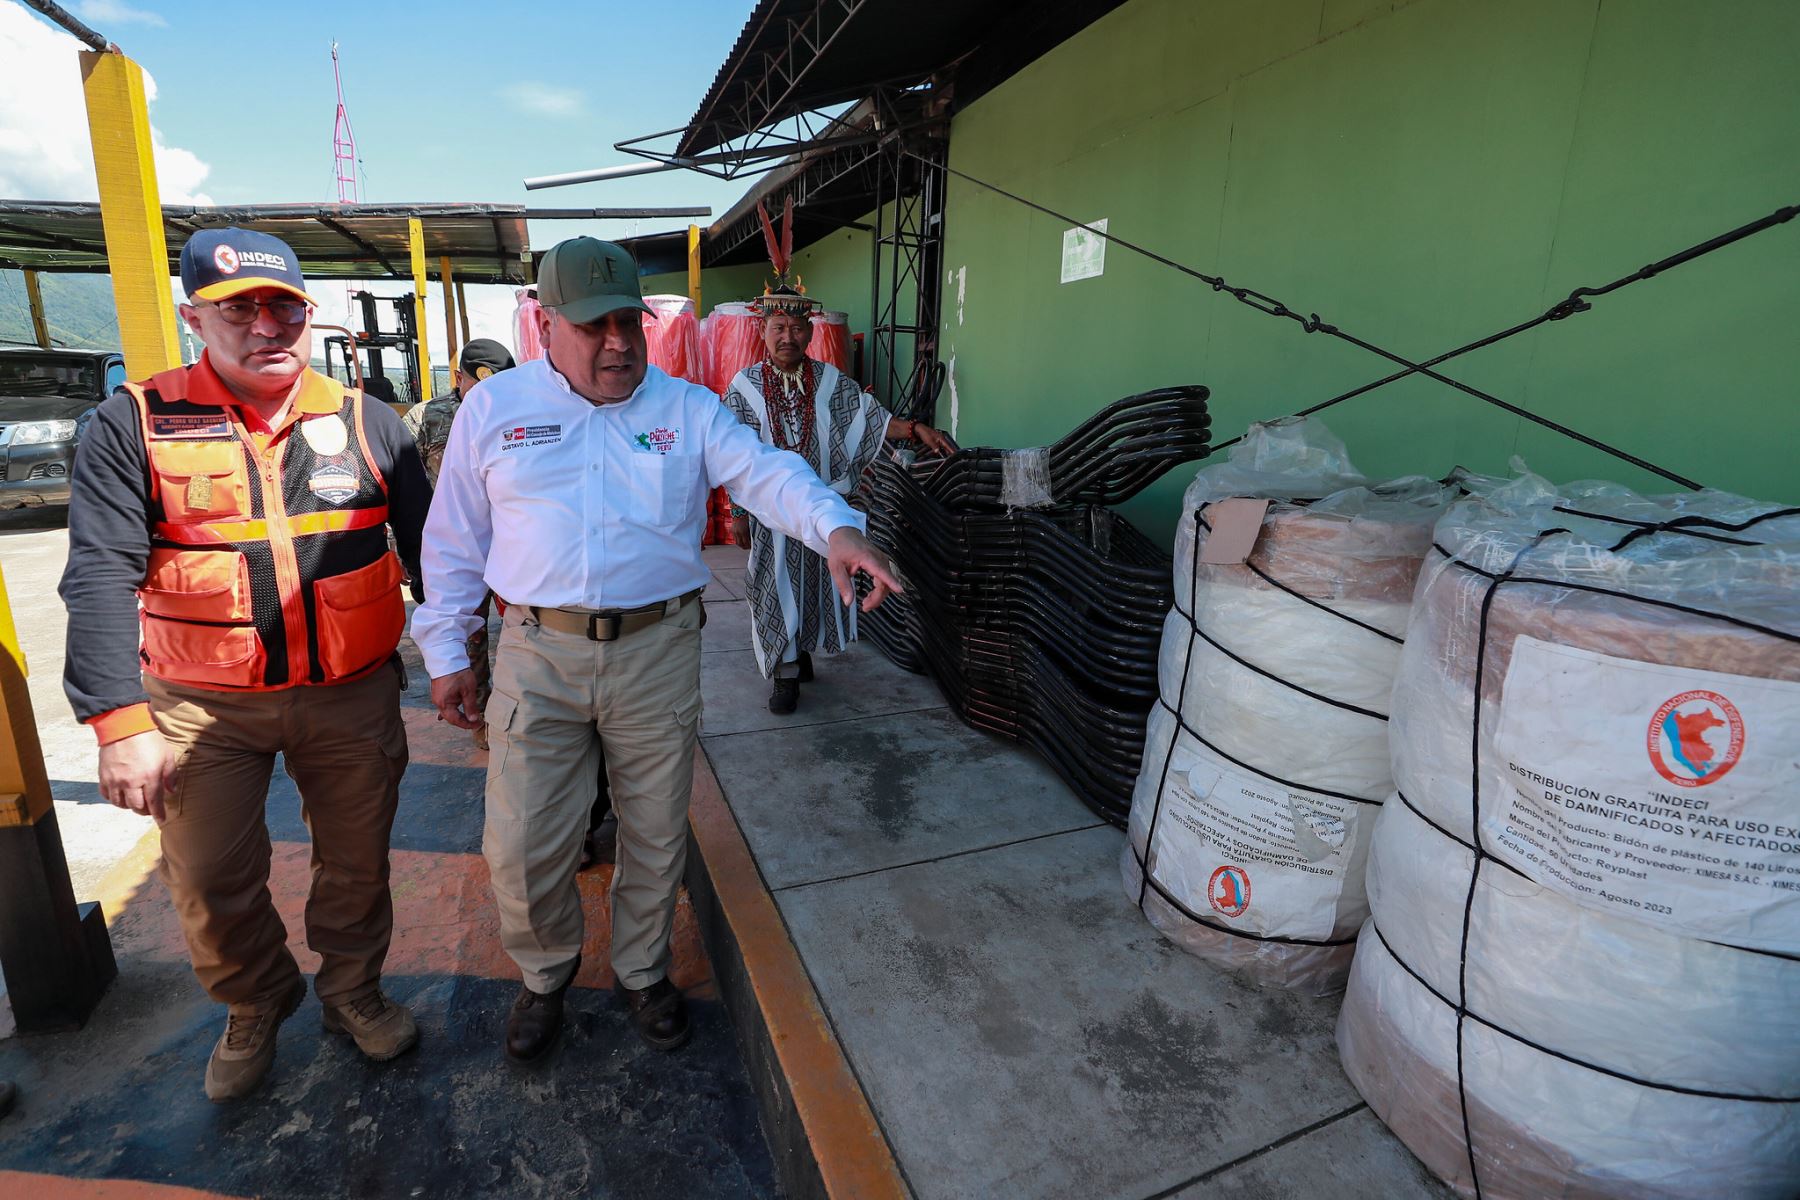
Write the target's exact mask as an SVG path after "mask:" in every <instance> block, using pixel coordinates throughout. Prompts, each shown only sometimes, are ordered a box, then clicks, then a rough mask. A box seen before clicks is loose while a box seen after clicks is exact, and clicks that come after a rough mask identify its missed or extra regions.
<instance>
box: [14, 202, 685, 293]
mask: <svg viewBox="0 0 1800 1200" xmlns="http://www.w3.org/2000/svg"><path fill="white" fill-rule="evenodd" d="M709 213H710V210H709V209H704V208H702V209H676V208H634V209H621V208H525V207H523V206H521V205H515V204H342V205H340V204H257V205H238V206H226V207H210V208H201V207H193V206H184V205H164V206H163V229H164V232H165V234H166V236H167V240H168V249H169V273H170V274H171V275H174V274H178V273H179V264H180V255H181V247H182V245H183V244H184V243H185V242H186V241H187V239H188V238H189V237H191V236H192V235H193V234H194V233H196V232H198V231H199V230H201V229H212V228H219V227H221V226H225V225H237V226H241V227H243V228H246V229H255V230H259V231H261V232H263V233H270V234H273V235H275V236H276V237H278V238H280V239H282V240H283V241H285V242H286V243H287V244H288V245H290V246H292V247H293V248H294V252H295V253H296V254H298V255H299V256H300V268H301V271H302V273H304V274H305V275H306V276H307V277H309V278H314V279H384V278H390V277H393V278H410V277H411V275H412V258H411V255H412V249H411V242H410V240H409V235H408V232H407V221H408V219H409V218H412V217H417V218H419V220H420V223H421V225H422V226H423V231H424V235H425V257H426V267H427V272H428V273H429V274H432V275H436V274H437V271H438V260H439V259H440V258H445V257H447V258H449V259H450V264H451V270H452V272H453V273H454V274H455V276H456V278H458V279H460V280H462V281H464V282H466V283H514V284H517V283H525V282H527V281H528V280H527V276H526V270H525V262H526V261H527V260H528V258H529V257H530V255H531V253H532V251H531V244H530V240H529V238H528V236H527V232H526V225H525V223H526V222H527V221H549V220H606V219H616V218H658V217H688V216H706V215H709ZM0 266H4V267H9V268H13V269H21V268H29V269H33V270H40V271H86V272H99V271H105V270H107V259H106V234H105V229H104V228H103V226H102V224H101V220H100V206H99V205H98V204H89V203H83V202H73V201H48V200H0Z"/></svg>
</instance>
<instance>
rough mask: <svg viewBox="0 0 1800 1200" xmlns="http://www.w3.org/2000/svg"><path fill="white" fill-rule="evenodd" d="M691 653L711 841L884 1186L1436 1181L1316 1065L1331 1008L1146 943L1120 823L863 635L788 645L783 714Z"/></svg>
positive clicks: (1242, 1187)
mask: <svg viewBox="0 0 1800 1200" xmlns="http://www.w3.org/2000/svg"><path fill="white" fill-rule="evenodd" d="M713 553H714V555H715V561H716V562H718V563H720V564H721V565H723V563H724V562H726V561H728V559H727V558H726V552H722V551H720V552H713ZM711 612H712V614H713V615H712V620H711V623H709V625H708V626H707V630H706V635H705V636H706V638H707V639H708V646H709V648H710V647H712V646H723V645H728V644H733V645H734V644H736V642H737V640H739V639H740V638H741V637H742V632H741V630H739V629H738V628H737V627H736V626H734V624H733V622H735V621H738V620H742V619H746V617H747V614H745V613H744V611H743V606H742V605H721V606H719V607H716V608H712V609H711ZM706 661H707V666H706V683H707V712H706V715H705V718H704V719H703V723H702V747H703V750H704V752H705V755H706V758H707V764H708V766H709V767H710V770H711V773H712V774H713V775H714V776H715V777H716V781H717V787H718V790H719V792H720V794H721V797H722V800H721V803H722V805H723V806H724V807H725V808H726V809H728V813H729V820H728V821H727V824H729V825H730V826H731V828H730V831H729V832H730V833H731V834H732V835H733V836H739V835H741V837H742V839H743V842H744V844H745V846H746V847H747V850H746V853H747V855H748V856H750V857H751V858H752V859H753V861H754V865H755V869H756V871H757V873H758V875H759V877H760V879H761V881H762V883H763V885H764V886H765V887H766V889H767V891H768V896H769V903H770V905H771V907H772V908H773V909H774V910H776V911H777V912H778V913H779V920H780V924H781V926H782V928H783V929H785V932H786V935H787V937H788V938H790V939H791V947H792V951H793V953H794V955H795V957H796V959H797V960H798V962H800V963H802V964H804V967H803V969H804V972H805V975H806V977H807V979H806V982H807V983H808V984H810V988H809V989H808V990H809V991H810V994H811V997H812V999H811V1000H807V1001H804V1003H816V1005H817V1007H818V1009H819V1011H820V1013H821V1014H822V1016H823V1019H824V1020H825V1021H827V1022H828V1023H829V1026H830V1030H831V1031H832V1033H833V1034H835V1037H836V1040H837V1042H838V1044H839V1046H841V1050H842V1054H843V1056H844V1058H845V1060H846V1063H847V1067H848V1069H849V1071H850V1072H851V1073H852V1074H853V1076H854V1078H855V1080H856V1081H857V1083H858V1085H859V1086H860V1089H861V1091H862V1092H863V1094H864V1096H865V1097H866V1103H867V1105H868V1107H869V1109H870V1111H871V1112H872V1114H873V1119H874V1120H875V1122H876V1123H877V1125H878V1128H879V1130H880V1132H881V1134H882V1136H883V1137H884V1139H885V1141H886V1142H887V1144H888V1147H889V1149H890V1150H891V1153H892V1155H893V1159H894V1162H895V1164H896V1169H897V1172H898V1174H899V1176H900V1177H901V1184H900V1186H902V1187H904V1188H905V1189H906V1190H907V1191H910V1193H911V1194H913V1195H915V1196H918V1197H921V1198H929V1200H937V1198H940V1197H942V1198H949V1197H982V1198H986V1197H999V1196H1006V1197H1058V1198H1062V1197H1067V1198H1069V1200H1076V1198H1081V1200H1091V1198H1093V1197H1120V1198H1128V1200H1152V1198H1161V1197H1172V1196H1183V1197H1189V1196H1191V1197H1196V1198H1197V1197H1199V1196H1202V1195H1225V1196H1242V1197H1287V1196H1296V1197H1298V1196H1314V1195H1325V1194H1329V1195H1331V1196H1332V1197H1333V1200H1360V1198H1364V1197H1366V1198H1368V1200H1414V1198H1418V1200H1424V1198H1427V1197H1442V1196H1446V1195H1448V1194H1449V1193H1448V1192H1447V1190H1445V1189H1443V1188H1442V1187H1441V1186H1440V1185H1439V1184H1437V1183H1436V1182H1435V1181H1433V1180H1431V1179H1430V1178H1429V1177H1428V1176H1427V1175H1426V1173H1425V1172H1424V1170H1423V1168H1422V1167H1420V1166H1419V1164H1418V1163H1417V1161H1416V1160H1415V1159H1414V1158H1413V1157H1412V1155H1411V1154H1410V1153H1409V1152H1408V1151H1407V1150H1406V1149H1405V1148H1404V1147H1403V1146H1401V1145H1400V1143H1399V1142H1398V1141H1397V1140H1396V1139H1394V1138H1393V1136H1392V1135H1391V1134H1389V1133H1388V1132H1387V1130H1386V1129H1385V1128H1384V1127H1383V1126H1382V1125H1381V1123H1380V1122H1379V1121H1377V1120H1376V1119H1375V1118H1374V1117H1373V1116H1372V1114H1370V1113H1369V1111H1368V1109H1367V1107H1366V1106H1365V1105H1364V1104H1363V1103H1362V1101H1361V1100H1360V1098H1359V1097H1358V1096H1357V1094H1356V1092H1355V1091H1354V1089H1353V1088H1352V1087H1351V1086H1350V1084H1349V1081H1348V1080H1347V1079H1345V1077H1344V1075H1343V1072H1342V1071H1341V1070H1340V1069H1339V1067H1338V1063H1337V1053H1336V1048H1335V1044H1334V1040H1333V1026H1334V1023H1335V1019H1336V1005H1335V1003H1329V1002H1319V1001H1314V1000H1310V999H1307V998H1304V997H1300V996H1296V995H1293V994H1290V993H1286V992H1281V991H1272V990H1262V989H1259V988H1256V987H1253V986H1251V985H1249V984H1246V983H1244V982H1242V981H1240V980H1239V979H1237V978H1236V977H1234V976H1232V975H1229V974H1227V973H1225V972H1222V971H1219V970H1217V969H1216V968H1214V967H1212V966H1210V965H1208V964H1205V963H1202V962H1200V961H1199V960H1196V959H1194V958H1192V957H1189V956H1188V955H1186V954H1184V953H1182V952H1181V951H1179V950H1177V949H1176V948H1175V947H1174V946H1172V945H1171V944H1170V943H1168V942H1167V941H1165V940H1164V939H1163V938H1162V937H1161V936H1160V935H1158V934H1157V933H1156V931H1155V930H1154V929H1152V928H1151V927H1150V925H1149V924H1148V923H1147V922H1146V921H1144V919H1143V918H1142V916H1141V915H1140V914H1139V913H1138V912H1137V910H1136V909H1135V908H1134V907H1133V906H1132V905H1131V904H1130V902H1129V901H1128V900H1127V899H1126V897H1125V894H1124V888H1123V884H1122V883H1121V882H1120V877H1119V867H1118V858H1119V853H1120V850H1121V847H1122V844H1123V840H1122V834H1121V833H1120V832H1119V831H1117V830H1115V829H1113V828H1111V827H1110V826H1107V825H1105V824H1104V823H1102V822H1100V821H1099V820H1098V819H1097V818H1095V817H1094V816H1093V815H1092V814H1091V813H1090V812H1089V811H1088V810H1087V809H1086V808H1085V807H1084V806H1083V805H1082V804H1080V803H1079V801H1077V800H1076V799H1075V797H1074V796H1073V795H1072V794H1071V793H1070V792H1069V791H1068V790H1067V788H1066V787H1064V786H1063V785H1062V783H1061V782H1060V781H1059V780H1058V779H1057V778H1056V777H1055V776H1054V775H1053V774H1052V773H1051V772H1050V771H1049V769H1048V768H1047V767H1045V766H1044V765H1043V764H1042V763H1041V762H1040V761H1039V760H1038V759H1037V758H1036V757H1035V756H1033V755H1032V754H1030V753H1029V752H1028V751H1025V750H1024V749H1022V748H1020V747H1018V746H1015V745H1013V744H1011V743H1008V742H1005V741H1002V740H999V739H995V738H992V737H989V736H988V735H985V734H982V733H978V732H976V731H973V730H970V729H968V728H967V727H965V726H963V725H962V724H961V723H960V722H958V721H957V720H955V718H954V717H952V716H951V715H950V714H949V713H948V711H946V709H945V708H944V706H943V704H942V701H941V698H939V697H937V696H936V692H935V689H934V688H933V687H932V685H930V684H929V683H928V682H926V681H925V680H922V679H920V678H918V677H915V676H911V675H908V674H906V673H905V672H902V671H900V670H899V669H898V668H895V667H894V666H892V664H890V663H888V662H887V660H886V659H884V658H883V657H882V656H881V655H880V653H879V652H878V651H876V650H875V649H874V648H873V647H872V646H868V645H866V644H865V645H859V646H856V647H853V648H852V649H851V650H850V651H849V652H848V653H846V654H844V655H841V656H838V657H834V658H831V659H819V660H816V663H817V668H818V674H819V682H818V683H816V684H813V685H804V686H803V687H802V689H801V703H800V708H799V711H798V712H796V713H795V714H794V715H792V716H789V717H775V716H772V715H770V714H768V712H767V709H766V706H764V707H763V709H762V711H761V712H760V713H758V712H757V711H756V708H757V704H758V702H759V701H760V700H761V699H762V698H763V697H765V696H766V685H764V684H763V683H762V681H761V679H760V677H756V676H755V675H754V673H753V672H754V668H753V666H752V668H751V673H750V674H748V675H747V674H746V672H745V671H744V669H743V666H742V665H741V663H739V662H737V661H736V660H735V659H734V657H733V652H731V651H727V650H723V649H720V650H718V651H716V652H715V653H712V654H709V655H708V657H707V660H706ZM753 688H754V689H755V690H754V691H753V690H752V689H753ZM704 791H705V788H704V787H702V788H701V789H700V792H701V793H704ZM698 794H699V793H697V796H698ZM696 803H697V811H696V825H697V827H698V826H699V823H700V821H701V815H700V811H699V808H700V802H699V800H698V799H697V802H696ZM707 840H708V839H707V836H706V835H705V833H704V831H703V836H702V842H703V843H704V842H706V841H707ZM716 857H718V855H717V854H716V853H709V854H708V855H707V856H706V860H707V861H708V862H711V861H712V860H713V859H714V858H716ZM712 944H713V943H712V941H710V940H709V945H712ZM719 958H720V955H719V953H718V952H717V950H716V949H715V952H714V959H715V961H718V960H719ZM726 990H727V992H728V995H727V996H726V1000H727V1003H728V1004H732V1006H733V1011H734V1013H736V1012H737V1011H738V1006H737V1005H736V1004H735V1003H734V1001H733V996H732V995H731V994H729V993H730V992H731V991H732V990H733V989H732V988H731V987H727V989H726ZM777 1008H778V1005H774V1004H771V1003H767V1002H765V1003H764V1004H763V1005H762V1013H761V1015H762V1017H763V1019H765V1020H767V1019H773V1020H776V1021H781V1020H791V1019H792V1014H785V1013H782V1012H780V1011H777ZM739 1034H740V1038H744V1037H745V1036H746V1035H745V1026H744V1024H743V1023H742V1022H740V1025H739ZM831 1153H832V1152H829V1151H828V1152H826V1153H824V1154H821V1155H820V1160H821V1165H822V1166H829V1165H830V1164H829V1162H828V1160H829V1158H830V1156H831Z"/></svg>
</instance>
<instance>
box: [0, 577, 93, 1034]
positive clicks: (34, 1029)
mask: <svg viewBox="0 0 1800 1200" xmlns="http://www.w3.org/2000/svg"><path fill="white" fill-rule="evenodd" d="M0 973H3V974H4V975H5V977H6V987H7V993H8V994H7V1000H8V1002H9V1003H10V1005H11V1007H12V1011H13V1019H14V1021H15V1023H16V1024H17V1026H18V1028H19V1030H20V1031H21V1032H23V1033H50V1032H55V1031H59V1030H69V1029H79V1028H80V1027H81V1025H82V1023H83V1022H85V1021H86V1020H87V1018H88V1014H90V1013H91V1012H93V1009H94V1005H95V1004H97V1003H99V1000H100V995H101V993H102V992H104V991H105V990H106V985H107V984H108V983H110V982H112V980H113V978H114V977H115V976H116V975H117V974H118V968H117V966H116V965H115V964H114V962H113V954H112V944H111V941H110V940H109V939H108V938H107V935H106V918H105V915H104V914H103V913H102V912H101V911H100V906H99V905H97V904H91V903H90V904H77V903H76V901H75V890H74V887H73V886H72V885H71V883H70V881H69V863H68V858H67V857H66V856H65V855H64V853H63V844H62V832H61V830H60V829H59V828H58V827H57V823H56V806H55V805H53V804H52V803H51V802H50V779H49V774H48V772H47V771H46V770H45V768H44V752H43V748H42V746H41V745H40V744H39V742H38V731H37V722H36V721H35V720H33V719H32V713H31V692H30V690H29V689H28V688H27V687H26V684H25V655H24V652H23V651H22V650H21V649H20V647H19V635H18V632H17V630H15V629H14V628H13V620H12V608H11V606H10V605H9V604H8V603H7V599H6V580H5V579H4V578H0Z"/></svg>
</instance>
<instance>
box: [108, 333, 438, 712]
mask: <svg viewBox="0 0 1800 1200" xmlns="http://www.w3.org/2000/svg"><path fill="white" fill-rule="evenodd" d="M199 369H202V368H187V367H184V368H180V369H178V370H174V371H165V372H163V373H162V374H160V375H156V376H153V377H152V378H151V379H150V380H149V381H148V383H146V384H126V385H125V387H126V390H127V391H128V392H130V394H131V396H132V398H133V399H134V400H135V401H136V402H137V410H138V420H139V424H140V427H141V429H142V431H143V437H144V446H145V449H146V452H147V456H148V459H149V464H148V465H149V488H150V561H149V564H148V567H147V569H146V570H145V572H144V581H143V584H142V585H141V586H140V587H139V589H138V599H139V601H140V602H141V604H142V606H143V612H142V614H141V620H142V622H143V649H142V652H141V653H142V658H143V662H144V669H145V670H146V671H147V672H149V673H150V674H152V675H154V676H156V677H158V678H160V679H167V680H172V681H176V682H180V683H190V684H199V685H201V686H204V687H212V688H242V689H251V690H260V691H269V690H274V689H277V688H286V687H293V686H296V685H299V684H329V683H342V682H344V681H346V680H350V679H355V678H357V677H358V676H361V675H366V674H369V673H370V672H372V671H374V670H375V669H376V668H377V667H379V666H381V665H382V664H383V663H384V662H386V661H387V660H388V658H390V657H391V656H392V655H393V653H394V649H395V647H396V646H397V645H399V642H400V634H401V631H402V630H403V628H404V627H405V624H406V605H405V601H404V600H403V599H402V597H401V594H400V581H401V575H402V572H401V570H400V564H399V561H398V560H397V559H396V558H395V557H394V554H393V552H392V551H391V550H389V549H388V541H387V531H386V529H385V525H386V523H387V515H388V505H387V481H386V480H385V479H383V478H382V475H381V472H380V470H379V469H378V468H377V467H376V465H375V458H374V455H373V454H371V453H370V451H369V442H368V437H367V434H366V433H365V431H364V429H363V423H362V404H363V397H362V394H361V393H360V392H354V391H349V390H347V389H345V388H343V387H341V386H340V385H338V384H336V383H334V382H330V381H326V380H323V379H322V378H318V379H314V380H310V381H309V382H308V386H311V387H313V388H315V389H316V388H317V387H318V386H319V384H320V383H325V384H327V385H328V388H329V389H330V390H329V392H327V393H325V395H326V396H335V397H337V398H339V404H338V407H337V410H336V411H335V412H329V411H323V412H321V411H313V410H314V409H317V408H318V407H319V406H318V405H317V404H316V403H312V404H309V405H307V406H305V407H304V408H302V411H301V415H300V416H299V418H298V419H297V420H296V421H295V422H294V423H293V425H292V426H291V427H290V428H289V429H288V430H287V431H286V435H285V436H279V437H276V438H274V439H273V440H272V441H270V442H269V443H268V445H267V448H266V450H262V451H260V452H259V449H258V446H257V443H256V442H255V440H254V439H252V437H251V436H250V432H249V430H248V429H247V428H246V427H245V425H244V420H243V415H242V413H241V412H240V411H239V410H238V408H237V407H236V406H235V405H226V406H222V405H219V404H216V403H215V404H203V403H197V402H195V401H193V400H190V399H189V373H190V371H194V370H199ZM204 369H206V370H208V371H209V372H210V367H208V368H204ZM213 386H214V387H216V386H217V385H216V384H215V385H213ZM313 395H314V397H315V398H318V397H319V395H320V394H319V393H317V392H315V393H313ZM327 403H329V400H327Z"/></svg>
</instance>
